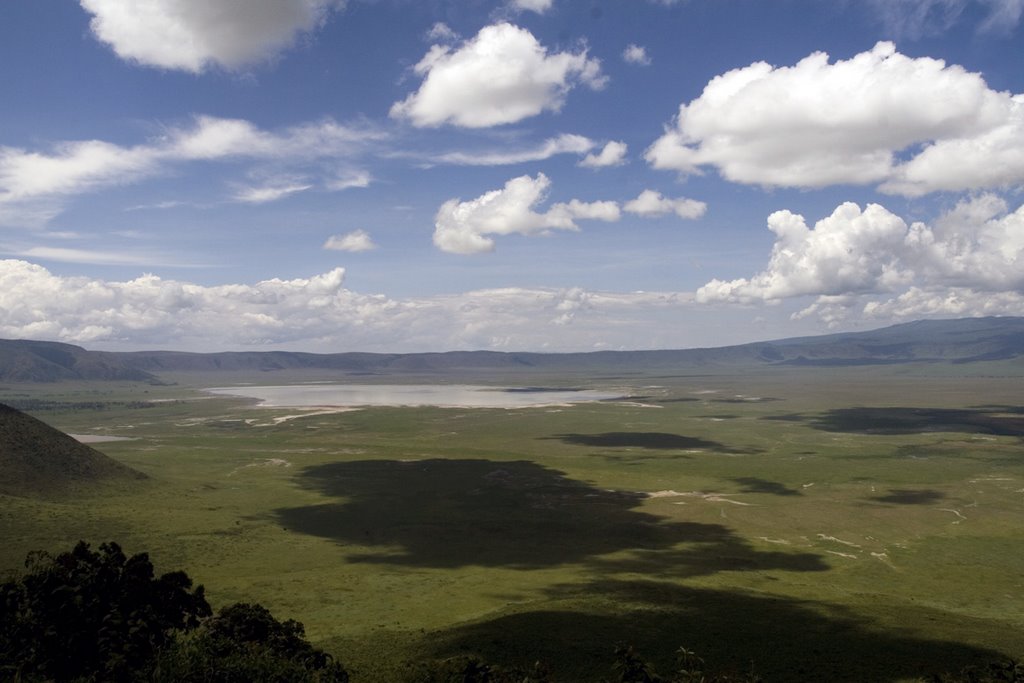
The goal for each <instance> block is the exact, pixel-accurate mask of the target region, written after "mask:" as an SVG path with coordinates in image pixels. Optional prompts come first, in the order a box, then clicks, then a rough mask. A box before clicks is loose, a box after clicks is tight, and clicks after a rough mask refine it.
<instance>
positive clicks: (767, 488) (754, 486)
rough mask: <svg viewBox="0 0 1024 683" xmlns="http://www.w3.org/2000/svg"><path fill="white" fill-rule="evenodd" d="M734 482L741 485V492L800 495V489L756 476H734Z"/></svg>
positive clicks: (801, 493)
mask: <svg viewBox="0 0 1024 683" xmlns="http://www.w3.org/2000/svg"><path fill="white" fill-rule="evenodd" d="M733 481H734V482H736V483H737V484H740V485H742V486H743V488H742V489H740V492H741V493H770V494H771V495H773V496H802V495H804V494H803V492H802V491H798V490H796V489H791V488H789V487H788V486H786V485H785V484H783V483H781V482H777V481H769V480H768V479H759V478H757V477H735V478H734V479H733Z"/></svg>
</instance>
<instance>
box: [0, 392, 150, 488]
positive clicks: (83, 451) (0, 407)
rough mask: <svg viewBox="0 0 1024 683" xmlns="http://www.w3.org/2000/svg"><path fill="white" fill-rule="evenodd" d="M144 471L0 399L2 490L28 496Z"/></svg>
mask: <svg viewBox="0 0 1024 683" xmlns="http://www.w3.org/2000/svg"><path fill="white" fill-rule="evenodd" d="M145 478H146V475H144V474H142V473H141V472H137V471H135V470H133V469H131V468H130V467H127V466H126V465H122V464H121V463H119V462H117V461H116V460H114V459H113V458H110V457H108V456H106V455H104V454H103V453H100V452H99V451H97V450H96V449H94V448H90V447H89V446H86V445H85V444H83V443H79V442H78V441H76V440H75V439H74V438H72V437H70V436H68V435H67V434H65V433H64V432H61V431H59V430H57V429H54V428H53V427H51V426H49V425H48V424H46V423H45V422H42V421H40V420H37V419H36V418H34V417H31V416H29V415H26V414H25V413H23V412H21V411H20V410H16V409H14V408H11V407H10V406H7V405H4V404H2V403H0V494H8V495H15V496H30V495H39V494H54V493H61V492H64V491H66V490H68V489H69V488H76V489H81V488H83V487H88V486H91V485H93V484H96V483H99V482H101V481H109V480H113V479H127V480H132V479H145Z"/></svg>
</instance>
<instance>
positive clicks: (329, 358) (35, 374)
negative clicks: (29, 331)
mask: <svg viewBox="0 0 1024 683" xmlns="http://www.w3.org/2000/svg"><path fill="white" fill-rule="evenodd" d="M1021 357H1024V318H1020V317H988V318H961V319H957V320H920V321H916V322H911V323H904V324H900V325H893V326H890V327H884V328H881V329H877V330H870V331H866V332H843V333H838V334H829V335H822V336H816V337H795V338H791V339H780V340H774V341H765V342H755V343H750V344H741V345H736V346H725V347H718V348H703V349H683V350H658V351H595V352H587V353H532V352H498V351H450V352H444V353H364V352H350V353H331V354H317V353H304V352H293V351H240V352H239V351H232V352H218V353H188V352H181V351H132V352H110V351H87V350H86V349H83V348H81V347H79V346H74V345H71V344H62V343H58V342H38V341H30V340H13V341H5V340H0V381H6V382H54V381H61V380H69V379H80V380H128V381H142V382H157V381H159V375H160V374H161V373H167V372H231V371H274V370H299V369H312V370H330V371H335V372H339V373H342V374H399V373H415V372H422V373H443V372H451V371H457V370H464V371H473V370H488V369H491V370H514V369H530V368H532V369H536V370H544V369H557V368H562V369H566V370H586V369H588V368H607V367H609V366H615V367H619V368H623V369H629V368H644V367H657V368H664V367H666V366H675V365H678V366H681V367H690V368H693V367H705V366H721V365H735V364H745V365H757V366H772V365H797V366H799V365H805V366H844V365H884V364H899V363H937V362H938V363H973V362H982V361H993V360H1007V359H1014V358H1021Z"/></svg>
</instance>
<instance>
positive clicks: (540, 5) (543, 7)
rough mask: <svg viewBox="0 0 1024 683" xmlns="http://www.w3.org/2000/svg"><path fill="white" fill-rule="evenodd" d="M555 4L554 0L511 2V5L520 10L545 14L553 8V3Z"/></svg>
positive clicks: (517, 0)
mask: <svg viewBox="0 0 1024 683" xmlns="http://www.w3.org/2000/svg"><path fill="white" fill-rule="evenodd" d="M553 4H554V0H512V1H511V2H510V3H509V7H511V8H513V9H517V10H520V11H527V12H536V13H537V14H544V13H545V12H547V11H548V10H549V9H551V5H553Z"/></svg>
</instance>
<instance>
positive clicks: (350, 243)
mask: <svg viewBox="0 0 1024 683" xmlns="http://www.w3.org/2000/svg"><path fill="white" fill-rule="evenodd" d="M376 248H377V245H376V244H374V243H373V239H371V238H370V234H369V233H368V232H366V231H365V230H353V231H352V232H349V233H345V234H344V235H331V236H330V237H328V238H327V241H326V242H324V249H329V250H331V251H350V252H360V251H370V250H371V249H376Z"/></svg>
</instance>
